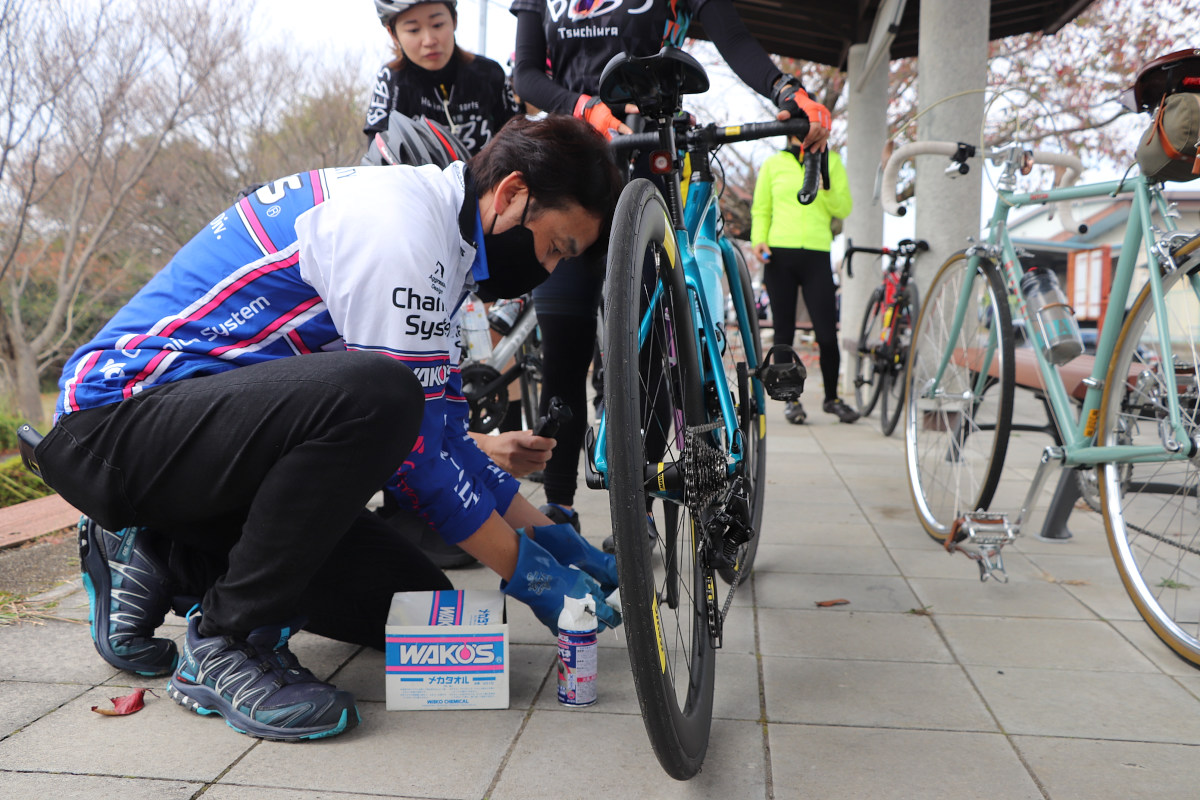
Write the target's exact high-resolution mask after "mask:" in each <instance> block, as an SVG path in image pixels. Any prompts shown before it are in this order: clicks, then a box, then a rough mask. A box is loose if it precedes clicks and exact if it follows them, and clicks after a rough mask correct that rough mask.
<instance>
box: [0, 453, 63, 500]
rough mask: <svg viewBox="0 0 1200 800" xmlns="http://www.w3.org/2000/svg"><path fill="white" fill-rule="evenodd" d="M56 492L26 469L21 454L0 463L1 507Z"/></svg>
mask: <svg viewBox="0 0 1200 800" xmlns="http://www.w3.org/2000/svg"><path fill="white" fill-rule="evenodd" d="M48 494H54V490H53V489H51V488H50V487H49V486H47V485H46V484H45V483H43V482H42V479H41V478H39V477H38V476H36V475H34V474H33V473H32V472H30V471H29V470H27V469H25V465H24V464H23V463H21V457H20V456H12V457H11V458H7V459H5V460H4V461H3V463H0V508H3V507H6V506H13V505H16V504H17V503H24V502H25V501H26V500H36V499H37V498H39V497H45V496H46V495H48Z"/></svg>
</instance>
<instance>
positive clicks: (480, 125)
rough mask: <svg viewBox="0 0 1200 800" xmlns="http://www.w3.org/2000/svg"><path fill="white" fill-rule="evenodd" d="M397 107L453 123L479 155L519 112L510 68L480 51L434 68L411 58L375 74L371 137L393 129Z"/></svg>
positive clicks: (369, 123) (368, 131)
mask: <svg viewBox="0 0 1200 800" xmlns="http://www.w3.org/2000/svg"><path fill="white" fill-rule="evenodd" d="M392 111H399V112H400V113H401V114H406V115H409V116H418V115H421V114H424V115H425V116H427V117H429V118H430V119H432V120H434V121H435V122H440V123H442V124H444V125H447V126H451V125H452V127H453V129H454V133H455V135H456V136H458V138H459V140H460V141H461V142H462V143H463V146H464V147H466V148H467V150H468V151H469V152H470V153H471V154H472V155H474V154H475V153H478V152H479V151H480V150H481V149H483V146H484V145H485V144H487V143H488V140H489V139H491V138H492V136H493V135H495V133H496V132H497V131H498V130H500V128H501V126H503V125H504V123H505V122H508V120H509V118H510V117H512V116H513V114H515V113H516V104H515V103H514V102H513V99H512V92H511V90H510V89H509V87H508V84H507V81H506V80H505V78H504V69H503V68H502V67H501V66H500V65H499V64H497V63H496V62H495V61H492V60H491V59H490V58H484V57H483V56H479V55H467V56H466V57H465V58H460V57H458V56H456V57H454V58H451V59H450V63H448V64H447V65H446V66H445V67H443V68H442V69H440V70H437V71H434V72H431V71H430V70H427V69H423V68H422V67H419V66H417V65H416V64H413V63H411V62H409V63H406V64H404V66H403V67H401V68H400V69H392V68H391V67H390V66H387V65H385V66H383V67H382V68H381V69H380V70H379V72H378V73H376V75H375V86H374V89H373V90H372V93H371V105H370V106H369V107H368V108H367V119H366V124H365V125H364V126H363V133H365V134H366V135H367V138H368V139H371V138H373V137H374V136H375V134H376V133H379V132H382V131H384V130H386V129H387V117H388V114H389V113H390V112H392Z"/></svg>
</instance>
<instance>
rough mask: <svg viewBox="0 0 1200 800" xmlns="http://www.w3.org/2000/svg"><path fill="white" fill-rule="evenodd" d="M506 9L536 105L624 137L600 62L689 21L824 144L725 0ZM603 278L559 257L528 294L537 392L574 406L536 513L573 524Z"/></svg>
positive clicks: (824, 127) (599, 1) (525, 93)
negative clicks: (538, 372) (537, 341)
mask: <svg viewBox="0 0 1200 800" xmlns="http://www.w3.org/2000/svg"><path fill="white" fill-rule="evenodd" d="M509 10H510V11H511V12H512V13H513V14H514V15H515V16H516V18H517V43H516V54H515V66H514V67H513V83H514V88H515V90H516V92H517V94H519V95H520V96H521V99H522V100H524V101H526V102H528V103H530V104H532V105H534V106H536V107H537V108H540V109H543V110H546V111H550V112H559V113H564V114H574V115H575V116H576V117H582V118H583V119H586V120H587V121H588V122H589V123H590V124H591V125H592V126H593V127H595V128H596V129H597V130H599V131H601V132H604V133H609V132H611V131H616V132H617V133H630V132H631V131H630V128H629V127H628V126H627V125H626V124H625V123H624V122H622V121H621V120H622V118H623V117H624V116H625V114H627V113H633V112H635V111H636V110H637V109H636V108H635V107H633V106H626V107H625V108H609V107H608V106H607V105H605V104H604V103H602V102H600V98H599V97H597V96H596V94H597V90H598V88H599V83H600V73H601V71H602V70H603V69H604V65H605V64H607V63H608V61H609V59H610V58H612V57H613V56H614V55H616V54H617V53H620V52H627V53H629V54H631V55H636V56H645V55H650V54H652V53H656V52H658V50H659V48H661V47H662V46H663V45H664V44H667V43H670V44H672V45H675V46H677V47H678V46H680V45H682V43H683V41H684V37H685V36H686V35H687V29H688V25H689V23H690V21H691V20H692V19H693V18H696V19H698V20H699V21H700V22H701V24H703V25H704V30H705V32H706V33H708V34H709V35H710V36H711V37H712V40H713V43H714V44H715V45H716V47H717V50H718V51H719V52H720V53H721V56H722V57H723V58H724V59H725V61H726V62H727V63H728V64H729V66H730V67H732V68H733V71H734V72H735V73H737V75H738V77H739V78H741V79H742V81H743V82H744V83H745V84H746V85H747V86H748V87H750V88H751V89H753V90H754V91H756V92H758V93H759V94H761V95H763V96H764V97H767V98H770V99H771V101H772V102H773V103H774V104H775V106H776V107H777V108H778V109H779V114H778V115H777V118H779V119H787V118H788V117H789V116H801V115H802V116H805V117H807V118H808V119H809V120H810V122H811V123H812V128H811V130H810V131H809V135H808V137H807V138H806V139H805V142H804V144H805V146H806V147H814V148H816V149H818V150H820V149H823V148H824V147H825V140H826V138H827V137H828V135H829V124H830V122H829V111H828V110H827V109H826V108H825V107H824V106H822V105H821V104H819V103H817V102H815V101H813V100H811V99H810V98H809V97H808V94H807V93H806V92H805V91H804V88H803V87H802V86H801V85H800V81H799V80H798V79H797V78H796V77H795V76H793V75H787V74H785V73H783V72H782V71H781V70H780V69H779V67H778V66H776V65H775V63H774V62H773V61H771V58H770V56H768V55H767V53H766V52H765V51H764V50H763V48H762V45H760V44H759V43H758V41H757V40H756V39H755V38H754V37H753V36H751V35H750V32H749V31H748V30H746V26H745V24H744V23H743V22H742V20H741V18H740V17H739V16H738V13H737V11H736V10H735V9H734V6H733V2H732V0H644V2H643V0H637V1H636V2H632V1H631V0H573V1H572V2H568V0H512V4H511V6H510V9H509ZM547 58H549V65H547ZM547 66H549V71H548V70H547ZM602 276H603V268H602V266H601V265H599V264H587V263H584V261H583V260H579V259H576V260H572V261H568V262H565V263H564V264H563V265H562V267H561V268H560V269H558V270H556V271H555V274H554V277H553V278H552V279H551V280H548V281H546V282H545V283H544V284H542V285H541V286H539V287H538V288H537V290H536V291H535V292H534V295H533V298H534V305H535V307H536V308H537V312H538V324H539V326H541V329H542V342H543V346H542V397H543V398H550V397H561V398H562V399H563V400H564V401H565V402H566V403H567V405H568V406H569V407H570V408H571V410H572V412H573V417H572V421H571V422H570V423H569V424H564V425H562V426H560V428H559V432H558V444H557V445H556V447H555V449H554V453H553V455H552V456H551V457H550V462H549V463H548V464H547V465H546V470H545V482H544V485H545V489H546V500H547V504H546V505H545V506H543V507H542V511H543V513H545V514H546V515H547V516H549V517H550V518H551V519H553V520H555V521H556V522H571V523H572V524H573V525H575V526H578V525H579V517H578V515H577V514H576V513H575V510H574V508H573V506H574V498H575V488H576V484H577V482H578V472H579V453H580V450H581V447H582V444H583V438H584V432H585V430H586V428H587V419H588V415H587V413H586V412H587V396H586V390H587V372H588V368H589V366H590V365H591V361H592V353H593V349H594V346H595V341H596V336H595V333H596V310H597V308H598V305H599V299H600V293H601V289H602V282H603V277H602ZM544 404H545V400H543V405H544ZM608 544H609V543H608V542H606V547H607V546H608Z"/></svg>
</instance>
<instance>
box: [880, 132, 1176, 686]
mask: <svg viewBox="0 0 1200 800" xmlns="http://www.w3.org/2000/svg"><path fill="white" fill-rule="evenodd" d="M973 151H974V148H972V147H970V146H969V145H963V144H960V143H955V142H918V143H915V144H912V145H906V146H905V147H902V148H900V149H899V150H898V151H897V152H896V153H895V154H894V155H893V156H892V158H891V159H890V160H889V162H888V164H887V166H886V168H885V172H884V179H883V186H884V191H885V194H888V195H890V196H888V197H885V198H884V207H885V209H887V210H888V211H891V212H892V213H896V212H897V210H898V209H899V207H898V206H897V204H896V202H895V194H894V193H895V186H896V177H897V175H898V170H899V166H900V164H901V163H902V162H903V161H904V160H906V159H908V158H911V157H912V156H914V155H922V154H934V155H941V156H943V157H947V156H948V157H950V158H951V159H952V160H953V161H954V163H952V164H951V167H954V166H955V165H956V164H965V163H966V161H967V159H968V158H971V157H973ZM983 155H985V156H986V157H987V158H988V159H989V160H991V161H992V162H993V163H994V164H997V165H999V166H1000V168H1001V177H1000V179H999V181H998V191H997V199H996V205H995V210H994V212H993V214H992V217H991V221H990V223H989V225H988V227H987V229H986V235H985V236H984V237H982V238H983V241H982V242H981V243H980V244H977V245H975V246H973V247H971V248H969V249H967V250H965V251H962V252H960V253H958V254H956V255H954V256H952V257H951V258H950V259H949V260H948V261H947V262H946V263H945V264H944V265H943V266H942V268H941V269H940V270H939V271H938V273H937V274H936V275H935V277H934V278H933V282H932V284H931V285H930V287H929V289H928V291H927V292H926V300H925V304H924V307H923V308H922V309H921V314H920V317H919V319H918V321H917V326H916V329H915V331H914V333H913V341H912V349H911V351H910V355H909V366H908V373H907V376H906V388H905V417H904V420H905V445H906V461H907V469H908V478H909V485H910V489H911V494H912V498H913V503H914V506H915V508H916V512H917V516H918V518H919V519H920V521H921V524H922V525H923V526H924V528H925V530H926V531H927V532H928V533H929V535H930V536H932V537H933V538H935V539H937V540H938V541H940V542H943V543H944V544H946V545H947V548H948V549H958V550H961V551H962V552H964V553H966V554H967V555H969V556H971V557H972V558H974V559H976V560H977V561H978V563H979V566H980V574H981V577H983V578H985V579H986V578H987V577H989V576H994V577H997V578H1001V579H1003V578H1004V577H1005V573H1004V568H1003V557H1002V548H1003V547H1004V546H1005V545H1006V544H1008V543H1009V542H1011V541H1012V540H1013V538H1014V536H1015V535H1016V534H1017V533H1018V532H1019V530H1020V527H1021V523H1022V521H1023V520H1024V519H1025V518H1026V515H1027V514H1028V512H1029V510H1030V508H1031V507H1032V506H1033V503H1034V500H1035V498H1036V497H1037V496H1038V493H1039V492H1040V490H1041V488H1042V485H1043V482H1044V481H1045V479H1046V478H1047V476H1048V475H1049V473H1050V472H1051V471H1052V470H1053V469H1054V468H1056V467H1062V468H1065V469H1071V470H1078V471H1081V472H1083V473H1085V474H1086V473H1092V474H1094V476H1095V479H1096V483H1097V484H1098V491H1099V508H1100V513H1101V514H1102V515H1103V519H1104V526H1105V530H1106V532H1107V537H1108V541H1109V546H1110V550H1111V552H1112V555H1113V558H1114V559H1115V561H1116V566H1117V570H1118V572H1119V573H1120V577H1121V580H1122V582H1123V583H1124V586H1125V588H1126V590H1127V591H1128V593H1129V596H1130V597H1131V598H1132V600H1133V602H1134V604H1135V605H1136V606H1137V609H1138V611H1139V613H1140V614H1141V616H1142V617H1143V618H1144V619H1145V620H1146V622H1147V623H1149V625H1150V627H1151V628H1152V629H1153V630H1154V632H1155V633H1156V634H1157V635H1158V636H1159V637H1160V638H1161V639H1162V640H1163V641H1164V642H1166V643H1167V644H1168V645H1169V646H1170V647H1171V648H1172V649H1173V650H1174V651H1175V652H1176V653H1178V654H1179V655H1180V656H1182V657H1183V658H1185V659H1187V660H1188V661H1190V662H1192V663H1193V664H1200V384H1198V382H1197V380H1198V379H1197V376H1198V374H1200V237H1197V235H1196V234H1195V233H1184V232H1180V231H1178V230H1177V229H1176V217H1177V214H1176V213H1175V211H1174V209H1173V208H1172V207H1171V205H1170V204H1169V203H1168V202H1167V201H1166V199H1165V198H1164V197H1163V191H1162V186H1161V184H1158V183H1154V182H1151V181H1147V180H1146V178H1144V177H1142V176H1140V175H1139V176H1136V177H1131V178H1125V179H1123V180H1119V181H1106V182H1102V183H1094V184H1087V185H1079V186H1071V185H1070V183H1071V180H1072V178H1071V177H1070V175H1068V178H1067V180H1065V181H1064V185H1063V186H1062V188H1056V189H1052V190H1048V191H1035V192H1018V191H1016V182H1017V176H1018V174H1020V173H1022V172H1023V171H1027V170H1028V168H1029V167H1030V166H1031V165H1032V164H1036V163H1048V164H1053V165H1057V166H1064V167H1068V168H1069V171H1071V172H1074V173H1075V174H1076V175H1077V174H1078V172H1079V171H1080V170H1081V168H1082V165H1081V164H1080V163H1079V162H1078V160H1077V159H1074V158H1073V157H1069V156H1064V155H1061V154H1053V153H1042V152H1029V151H1026V150H1024V149H1023V148H1021V147H1019V146H1016V145H1009V146H1006V147H1000V148H996V149H993V150H988V151H987V152H986V153H985V154H983ZM1118 195H1123V196H1128V197H1129V198H1130V201H1131V207H1130V215H1129V220H1128V226H1127V228H1126V231H1125V237H1124V241H1123V242H1122V245H1121V251H1120V257H1119V259H1118V261H1117V266H1116V271H1115V274H1114V275H1113V278H1112V288H1111V292H1110V295H1109V299H1108V308H1107V311H1106V313H1105V315H1104V318H1103V325H1102V328H1101V335H1100V337H1099V340H1098V342H1097V347H1096V353H1095V355H1094V357H1089V356H1086V355H1084V356H1081V357H1079V358H1077V359H1075V360H1073V361H1070V362H1069V363H1067V364H1065V365H1063V366H1062V367H1056V366H1055V365H1054V364H1052V363H1051V362H1050V361H1049V360H1048V359H1047V356H1046V355H1045V353H1044V352H1043V351H1044V349H1045V347H1046V345H1047V341H1048V339H1047V337H1048V335H1051V334H1052V332H1051V331H1047V330H1045V329H1043V327H1042V324H1043V322H1044V321H1045V320H1043V319H1042V318H1041V317H1040V316H1039V315H1035V314H1031V313H1030V309H1029V308H1028V307H1027V303H1026V298H1025V297H1024V296H1023V295H1022V293H1021V291H1020V290H1019V288H1018V287H1020V286H1021V285H1022V284H1021V279H1022V277H1023V276H1024V274H1025V272H1026V267H1025V266H1024V265H1023V263H1022V255H1023V254H1022V253H1021V252H1020V251H1019V250H1018V249H1017V248H1016V247H1015V246H1014V245H1013V242H1012V239H1011V238H1010V236H1009V230H1008V225H1007V219H1008V214H1009V212H1010V211H1011V210H1012V209H1016V208H1023V207H1027V206H1034V205H1039V204H1045V203H1058V204H1059V206H1058V213H1059V214H1060V215H1061V216H1062V218H1063V220H1064V222H1066V227H1067V228H1068V229H1070V230H1079V227H1078V226H1076V225H1075V223H1074V221H1073V220H1072V219H1071V217H1070V205H1069V203H1070V201H1073V200H1078V199H1082V198H1089V197H1114V196H1118ZM1141 254H1144V256H1145V260H1146V263H1147V264H1148V277H1147V281H1146V284H1145V286H1144V287H1142V288H1141V289H1140V291H1137V292H1136V296H1134V295H1133V283H1134V276H1135V264H1136V262H1137V260H1138V257H1139V255H1141ZM1131 301H1132V302H1131ZM1014 321H1019V323H1020V324H1022V325H1023V327H1024V329H1025V331H1026V333H1027V335H1029V336H1031V337H1032V339H1033V344H1034V346H1033V347H1032V348H1027V349H1021V350H1016V351H1014V346H1013V328H1014ZM1018 362H1019V363H1018ZM1018 368H1020V369H1034V370H1036V373H1037V374H1038V375H1039V376H1040V381H1039V385H1040V386H1041V387H1044V389H1043V391H1044V392H1045V396H1046V401H1047V407H1048V409H1049V410H1050V415H1051V418H1052V420H1053V422H1054V426H1055V428H1056V429H1057V432H1058V434H1059V436H1058V438H1059V440H1060V441H1061V444H1055V445H1053V446H1049V447H1046V448H1045V450H1044V451H1043V453H1042V457H1041V464H1040V465H1039V467H1038V469H1037V472H1036V473H1035V476H1034V479H1033V483H1032V485H1031V486H1030V488H1029V492H1028V494H1027V495H1026V496H1025V500H1024V502H1023V503H1022V506H1021V508H1020V509H1019V510H1018V511H1017V512H1016V513H1015V514H1013V513H1011V511H1009V510H996V509H992V508H991V504H992V500H993V497H994V495H995V492H996V487H997V484H998V483H999V480H1000V471H1001V469H1002V468H1003V466H1004V460H1005V454H1006V450H1007V447H1008V440H1009V434H1010V432H1011V430H1012V429H1013V394H1014V388H1015V385H1016V383H1017V381H1016V370H1017V369H1018ZM1072 375H1073V377H1068V376H1072ZM1022 383H1026V384H1027V383H1028V381H1022Z"/></svg>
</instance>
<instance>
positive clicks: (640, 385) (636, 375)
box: [604, 179, 716, 780]
mask: <svg viewBox="0 0 1200 800" xmlns="http://www.w3.org/2000/svg"><path fill="white" fill-rule="evenodd" d="M674 235H675V231H674V228H673V225H672V224H671V220H670V216H669V214H668V212H667V207H666V205H665V203H664V202H663V200H662V198H661V196H660V195H659V194H658V190H657V189H656V188H655V186H654V184H652V183H651V182H649V181H648V180H645V179H637V180H634V181H631V182H630V183H629V184H628V185H627V186H626V188H625V190H624V191H623V192H622V194H621V198H620V200H619V201H618V203H617V209H616V212H615V215H614V219H613V227H612V238H611V240H610V241H611V245H610V249H609V256H608V274H607V278H606V281H605V300H606V302H605V342H606V347H607V350H606V353H605V357H606V364H605V369H606V380H605V391H604V394H605V416H606V425H607V437H608V441H609V442H611V443H612V446H610V447H609V448H608V452H607V456H608V482H609V486H608V488H609V493H608V494H609V506H610V510H611V513H612V525H613V536H614V539H615V542H616V558H617V570H618V573H619V575H620V586H621V605H622V616H623V618H624V625H625V628H626V636H627V639H628V650H629V661H630V666H631V667H632V671H633V682H634V687H635V688H636V690H637V695H638V702H639V704H640V706H641V711H642V719H643V721H644V723H645V726H646V733H647V735H648V736H649V739H650V744H651V746H652V747H653V749H654V753H655V755H656V756H657V757H658V760H659V763H660V764H661V765H662V767H663V769H664V770H665V771H666V772H667V773H668V774H669V775H671V776H672V777H674V778H676V779H678V780H686V779H688V778H690V777H692V776H693V775H695V774H696V772H697V771H698V770H699V769H700V766H701V764H702V763H703V761H704V755H705V753H706V751H707V749H708V737H709V728H710V726H711V723H712V700H713V686H714V679H715V668H716V654H715V650H714V642H713V640H712V637H711V635H710V633H709V629H708V623H707V619H708V601H707V599H706V586H708V587H711V583H709V581H710V580H711V578H710V577H706V576H705V575H704V574H703V573H704V570H703V569H702V567H701V564H700V561H699V559H698V558H697V554H698V552H700V549H701V546H700V544H699V542H700V540H701V539H702V537H701V535H700V531H699V530H698V528H699V521H698V520H697V519H695V518H694V517H693V515H692V513H691V511H690V510H689V509H688V507H687V506H685V505H683V503H682V498H681V497H678V498H673V499H672V498H665V499H664V500H663V502H662V505H663V507H664V508H663V513H662V518H663V519H664V520H665V524H664V525H663V526H662V527H660V528H659V532H658V535H657V536H656V537H655V538H654V539H653V540H651V539H649V538H648V537H647V535H646V509H647V507H648V506H647V502H646V501H647V499H648V495H649V492H648V487H647V478H646V471H647V470H646V468H647V465H648V464H649V463H650V462H651V461H653V462H660V461H661V462H664V463H669V462H674V463H675V464H677V465H680V466H681V465H682V463H683V457H684V453H683V437H684V435H685V431H686V429H687V428H688V427H691V426H695V425H697V424H700V423H703V422H704V421H705V420H706V417H705V403H704V397H703V389H702V387H701V385H700V378H699V376H700V371H699V366H698V362H697V355H696V354H697V342H696V338H695V334H694V332H693V327H692V316H691V299H690V298H689V297H688V293H687V288H686V286H685V283H684V278H683V271H682V270H681V269H679V268H678V267H677V266H676V262H677V253H676V251H675V248H676V244H675V239H674ZM644 267H648V268H649V269H651V270H652V271H653V274H654V276H655V278H656V281H661V282H662V288H663V290H664V292H663V296H662V298H660V301H659V302H658V303H657V305H656V306H655V312H654V313H653V314H652V318H651V325H650V328H649V333H648V336H647V341H646V345H645V346H643V347H641V348H639V346H638V331H639V324H640V322H641V319H640V317H641V315H642V310H643V309H646V308H647V307H648V301H647V298H648V297H649V294H648V292H649V291H651V290H652V288H653V287H652V286H650V285H649V284H650V283H652V281H644V280H643V268H644ZM650 359H654V360H655V363H656V364H657V365H658V366H659V367H661V370H659V371H657V374H658V379H657V380H656V381H654V382H653V384H654V385H647V383H648V381H647V380H646V376H647V375H652V374H655V372H656V370H653V369H651V368H650V366H649V364H648V361H649V360H650ZM662 401H666V402H667V403H669V405H670V407H669V408H668V409H665V413H664V409H663V408H661V407H660V402H662ZM652 433H653V434H655V435H660V436H661V439H662V440H663V441H665V444H666V453H665V454H663V455H661V456H658V455H654V454H648V450H652V448H651V447H648V446H647V437H648V435H651V434H652ZM660 449H661V448H660ZM688 543H690V546H685V545H687V544H688Z"/></svg>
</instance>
